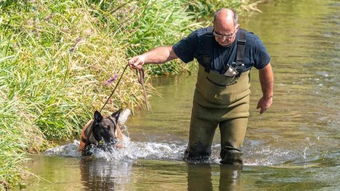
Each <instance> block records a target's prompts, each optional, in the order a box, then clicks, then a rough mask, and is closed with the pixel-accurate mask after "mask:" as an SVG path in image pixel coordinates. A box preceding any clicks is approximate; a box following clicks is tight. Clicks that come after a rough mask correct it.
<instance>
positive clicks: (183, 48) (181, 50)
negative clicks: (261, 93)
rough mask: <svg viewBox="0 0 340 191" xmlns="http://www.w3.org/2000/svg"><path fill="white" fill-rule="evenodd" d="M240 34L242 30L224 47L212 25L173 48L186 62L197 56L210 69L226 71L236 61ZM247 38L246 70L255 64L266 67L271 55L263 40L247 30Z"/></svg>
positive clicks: (256, 66)
mask: <svg viewBox="0 0 340 191" xmlns="http://www.w3.org/2000/svg"><path fill="white" fill-rule="evenodd" d="M239 36H240V30H239V31H238V33H237V36H236V40H235V41H234V42H233V44H232V45H231V46H229V47H223V46H221V45H219V44H218V43H217V42H216V40H215V38H214V36H213V34H212V30H211V27H208V28H202V29H198V30H196V31H194V32H192V33H191V34H190V35H189V36H188V37H186V38H184V39H182V40H181V41H179V42H178V43H176V44H175V45H174V46H173V50H174V52H175V53H176V55H177V56H178V57H179V58H180V59H181V60H182V61H183V62H185V63H188V62H190V61H192V60H193V59H194V58H196V59H197V60H198V62H199V63H202V62H208V63H209V64H208V65H210V68H209V69H210V70H215V71H218V72H220V73H224V72H225V70H226V69H227V68H228V66H229V65H230V64H231V63H232V62H234V61H236V56H237V39H238V38H239ZM245 38H246V44H245V50H244V58H243V62H244V64H245V70H244V71H246V70H249V69H251V68H252V67H253V66H254V67H255V68H257V69H262V68H264V67H265V66H266V65H267V64H268V63H269V62H270V56H269V54H268V52H267V51H266V48H265V46H264V45H263V43H262V41H261V40H260V39H259V37H257V36H256V35H255V34H253V33H251V32H247V31H246V32H245Z"/></svg>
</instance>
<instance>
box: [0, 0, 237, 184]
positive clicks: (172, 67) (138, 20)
mask: <svg viewBox="0 0 340 191" xmlns="http://www.w3.org/2000/svg"><path fill="white" fill-rule="evenodd" d="M216 2H220V1H217V0H216V1H207V2H205V1H201V0H196V1H187V0H173V1H166V0H158V1H157V0H143V1H140V0H117V1H99V0H60V1H47V0H35V1H19V0H0V11H1V12H0V190H1V189H5V186H6V185H9V186H11V187H13V186H14V185H17V184H19V183H20V182H21V181H22V178H23V177H24V176H25V174H27V171H26V170H25V169H24V168H22V162H24V161H25V160H26V157H25V153H26V152H39V151H40V150H43V149H44V148H46V147H49V146H50V145H51V144H52V143H53V142H58V141H61V140H68V139H71V138H74V137H75V136H78V134H79V133H80V130H81V126H82V125H83V124H85V122H86V121H87V120H89V119H90V118H91V117H92V112H93V111H94V110H99V109H100V108H101V106H102V105H103V103H104V102H105V100H106V98H107V96H108V95H109V94H110V92H111V90H112V88H113V87H114V85H115V83H113V84H111V85H108V86H106V85H104V84H103V82H104V81H105V80H107V79H109V78H110V77H111V76H112V75H114V74H121V72H122V70H123V68H124V66H125V65H126V64H127V60H128V58H129V57H132V56H135V55H136V54H140V53H143V52H145V51H147V50H149V49H151V48H153V47H155V46H159V45H172V44H173V43H175V42H176V41H178V40H179V39H181V38H182V37H183V36H185V35H187V34H189V32H190V31H192V30H194V29H196V28H198V27H200V26H202V25H203V22H200V21H198V18H199V17H201V16H202V17H204V16H206V15H210V14H211V13H210V12H211V11H212V10H213V9H214V8H215V7H216V6H217V5H214V3H216ZM231 2H236V0H234V1H231ZM233 6H236V4H235V5H233ZM237 6H238V4H237ZM185 70H190V69H189V68H188V66H187V65H183V64H179V63H176V62H173V63H170V64H164V65H162V66H159V65H157V66H150V67H149V68H148V71H149V74H151V75H164V74H175V73H180V72H182V71H185ZM148 86H149V85H148ZM147 89H149V90H150V89H152V88H151V87H150V86H149V88H147ZM143 103H144V102H143V94H142V88H141V86H140V85H139V84H138V83H137V79H136V76H135V74H134V72H133V71H131V70H127V72H126V74H125V75H124V77H123V80H122V81H121V84H120V86H119V87H118V89H117V91H116V93H115V94H114V96H113V97H112V98H111V100H110V102H109V104H108V106H107V107H106V108H105V110H104V113H109V112H110V111H113V110H115V109H117V108H121V107H129V108H131V109H136V108H142V107H143Z"/></svg>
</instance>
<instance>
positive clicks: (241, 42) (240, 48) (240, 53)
mask: <svg viewBox="0 0 340 191" xmlns="http://www.w3.org/2000/svg"><path fill="white" fill-rule="evenodd" d="M245 47H246V31H244V30H242V29H240V38H239V39H238V40H237V56H236V63H241V64H243V63H244V62H243V58H244V49H245Z"/></svg>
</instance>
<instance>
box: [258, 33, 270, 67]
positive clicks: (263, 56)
mask: <svg viewBox="0 0 340 191" xmlns="http://www.w3.org/2000/svg"><path fill="white" fill-rule="evenodd" d="M270 59H271V58H270V55H269V53H268V52H267V50H266V47H265V46H264V44H263V42H262V41H261V40H260V39H259V38H256V40H255V55H254V67H255V68H257V69H259V70H260V69H263V68H264V67H265V66H266V65H267V64H269V62H270Z"/></svg>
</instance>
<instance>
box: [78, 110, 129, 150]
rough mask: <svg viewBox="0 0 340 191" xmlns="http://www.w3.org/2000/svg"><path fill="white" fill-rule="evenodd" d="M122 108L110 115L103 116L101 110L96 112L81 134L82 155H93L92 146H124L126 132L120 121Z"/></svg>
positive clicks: (104, 148)
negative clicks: (123, 130) (124, 132)
mask: <svg viewBox="0 0 340 191" xmlns="http://www.w3.org/2000/svg"><path fill="white" fill-rule="evenodd" d="M121 111H122V109H120V110H118V111H116V112H114V113H112V114H111V115H110V116H105V117H104V116H102V115H101V113H100V112H98V111H95V112H94V116H93V117H94V118H93V119H92V120H90V121H89V122H87V123H86V125H85V126H84V127H83V129H82V133H81V136H80V144H79V149H78V150H79V151H80V152H81V153H82V156H89V155H91V154H92V153H91V151H90V150H91V148H93V147H97V148H102V149H103V150H106V148H108V147H110V148H112V147H113V148H123V143H122V142H123V138H124V136H125V135H124V134H123V133H122V130H121V128H120V125H119V123H118V119H119V115H120V113H121Z"/></svg>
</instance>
